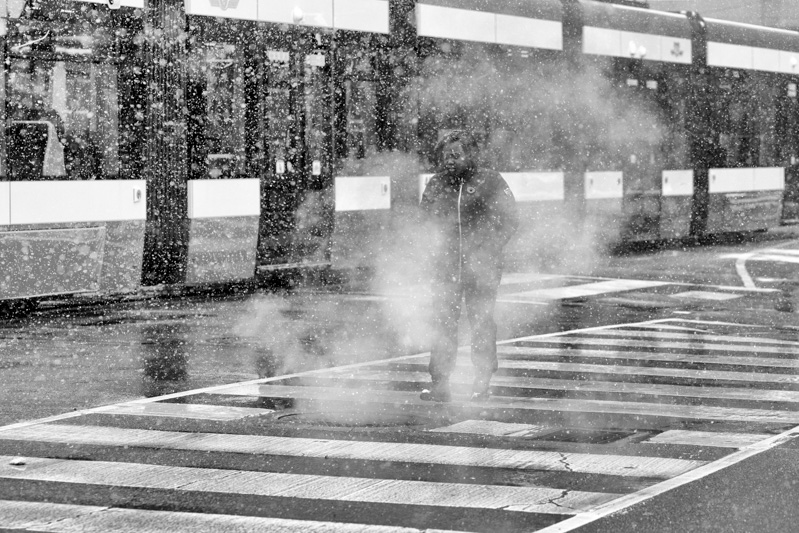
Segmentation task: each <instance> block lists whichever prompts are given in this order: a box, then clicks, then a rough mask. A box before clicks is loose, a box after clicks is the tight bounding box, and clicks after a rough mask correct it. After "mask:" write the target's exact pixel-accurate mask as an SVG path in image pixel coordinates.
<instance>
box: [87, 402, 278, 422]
mask: <svg viewBox="0 0 799 533" xmlns="http://www.w3.org/2000/svg"><path fill="white" fill-rule="evenodd" d="M97 412H99V413H109V414H114V415H138V416H163V417H170V418H190V419H194V420H238V419H240V418H246V417H248V416H262V415H265V414H269V413H274V412H275V411H274V409H256V408H253V407H228V406H224V405H203V404H190V403H121V404H116V405H109V406H107V407H102V408H100V409H98V411H97Z"/></svg>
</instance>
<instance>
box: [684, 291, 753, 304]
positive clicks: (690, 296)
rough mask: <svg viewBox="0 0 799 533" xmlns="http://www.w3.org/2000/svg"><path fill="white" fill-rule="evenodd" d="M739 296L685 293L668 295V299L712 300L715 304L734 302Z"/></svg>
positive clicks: (719, 293)
mask: <svg viewBox="0 0 799 533" xmlns="http://www.w3.org/2000/svg"><path fill="white" fill-rule="evenodd" d="M741 296H743V295H742V294H730V293H722V292H709V291H685V292H678V293H677V294H671V295H669V297H670V298H679V299H683V300H713V301H717V302H723V301H727V300H735V299H736V298H740V297H741Z"/></svg>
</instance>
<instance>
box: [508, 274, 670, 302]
mask: <svg viewBox="0 0 799 533" xmlns="http://www.w3.org/2000/svg"><path fill="white" fill-rule="evenodd" d="M663 285H669V283H666V282H661V281H646V280H634V279H619V280H610V281H598V282H596V283H586V284H583V285H570V286H568V287H555V288H549V289H535V290H532V291H524V292H517V293H512V294H511V295H512V296H514V297H516V298H529V299H535V300H542V301H550V300H562V299H566V298H581V297H584V296H596V295H598V294H606V293H610V292H622V291H634V290H639V289H649V288H652V287H661V286H663Z"/></svg>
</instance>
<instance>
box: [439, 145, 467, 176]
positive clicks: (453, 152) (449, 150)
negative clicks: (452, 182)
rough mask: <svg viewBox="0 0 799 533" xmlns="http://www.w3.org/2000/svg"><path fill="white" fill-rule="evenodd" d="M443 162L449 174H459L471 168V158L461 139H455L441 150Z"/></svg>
mask: <svg viewBox="0 0 799 533" xmlns="http://www.w3.org/2000/svg"><path fill="white" fill-rule="evenodd" d="M441 162H442V164H443V166H444V170H445V171H446V172H447V173H448V174H452V175H455V176H459V175H461V174H463V173H464V172H466V170H468V168H469V158H468V155H467V154H466V150H464V149H463V145H462V144H461V143H460V141H455V142H453V143H449V144H447V145H445V146H444V150H443V151H442V152H441Z"/></svg>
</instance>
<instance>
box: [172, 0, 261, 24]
mask: <svg viewBox="0 0 799 533" xmlns="http://www.w3.org/2000/svg"><path fill="white" fill-rule="evenodd" d="M261 1H264V0H261ZM185 7H186V14H187V15H201V16H207V17H224V18H232V19H239V20H258V3H257V2H254V1H253V0H185Z"/></svg>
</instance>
